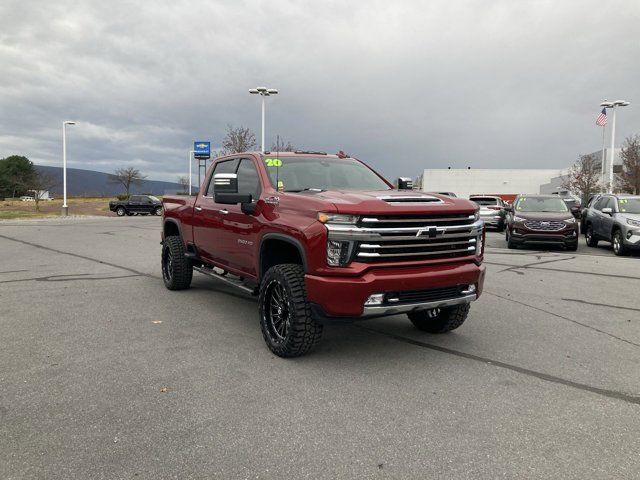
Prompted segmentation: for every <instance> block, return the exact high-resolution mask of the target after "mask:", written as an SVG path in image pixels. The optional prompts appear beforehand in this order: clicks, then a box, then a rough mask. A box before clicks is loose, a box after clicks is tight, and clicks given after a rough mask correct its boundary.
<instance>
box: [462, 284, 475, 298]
mask: <svg viewBox="0 0 640 480" xmlns="http://www.w3.org/2000/svg"><path fill="white" fill-rule="evenodd" d="M475 291H476V286H475V284H471V285H467V288H466V289H465V290H462V292H461V293H462V294H463V295H469V294H470V293H474V292H475Z"/></svg>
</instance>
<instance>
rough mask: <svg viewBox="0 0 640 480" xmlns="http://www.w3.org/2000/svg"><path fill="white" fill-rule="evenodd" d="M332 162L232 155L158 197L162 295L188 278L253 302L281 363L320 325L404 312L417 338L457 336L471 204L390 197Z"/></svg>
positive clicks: (477, 246)
mask: <svg viewBox="0 0 640 480" xmlns="http://www.w3.org/2000/svg"><path fill="white" fill-rule="evenodd" d="M342 157H343V156H342V155H341V156H335V155H327V154H324V153H321V152H295V153H278V154H276V153H273V152H249V153H242V154H235V155H230V156H226V157H221V158H218V159H216V160H215V161H214V162H213V163H212V165H211V167H210V168H209V171H208V173H207V176H206V177H205V180H204V181H203V184H202V186H201V188H200V190H199V192H198V194H197V195H196V196H165V197H164V198H163V230H162V275H163V279H164V283H165V285H166V287H167V288H168V289H170V290H180V289H185V288H189V286H190V285H191V280H192V275H193V271H194V270H196V271H198V272H200V273H203V274H206V275H209V276H212V277H215V278H218V279H220V280H222V281H225V282H227V283H230V284H233V285H234V286H236V287H239V288H242V289H244V290H245V291H246V292H248V293H250V294H253V295H256V296H258V310H259V317H260V327H261V330H262V335H263V336H264V340H265V342H266V344H267V346H268V347H269V348H270V349H271V351H272V352H273V353H275V354H276V355H279V356H282V357H292V356H297V355H302V354H304V353H306V352H308V351H309V350H310V349H311V348H313V346H314V345H316V344H317V343H318V341H319V340H320V337H321V335H322V329H323V324H325V323H336V322H349V321H354V320H361V319H366V318H371V317H379V316H385V315H395V314H399V313H406V314H407V315H408V317H409V319H410V321H411V322H412V323H413V324H414V325H415V326H416V327H417V328H418V329H420V330H424V331H427V332H432V333H444V332H448V331H450V330H453V329H455V328H457V327H459V326H460V325H461V324H462V323H463V322H464V321H465V319H466V318H467V314H468V312H469V305H470V303H471V302H472V301H474V300H476V299H477V298H478V297H479V296H480V294H481V292H482V285H483V281H484V274H485V267H484V266H483V265H482V260H483V253H484V252H483V249H484V233H485V232H484V225H483V222H482V220H480V219H479V216H478V207H477V205H475V204H473V203H472V202H470V201H468V200H463V199H457V198H451V197H447V196H444V195H438V194H426V193H422V192H417V191H411V190H396V189H393V187H392V186H391V184H390V183H389V182H388V181H387V180H385V179H384V178H383V177H382V176H381V175H379V174H377V173H376V172H375V171H374V170H372V169H371V168H370V167H368V166H367V165H365V164H364V163H363V162H361V161H359V160H357V159H354V158H349V157H347V158H342ZM400 185H401V186H402V182H401V183H400Z"/></svg>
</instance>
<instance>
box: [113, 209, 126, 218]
mask: <svg viewBox="0 0 640 480" xmlns="http://www.w3.org/2000/svg"><path fill="white" fill-rule="evenodd" d="M126 213H127V211H126V210H125V209H124V207H118V208H116V215H118V216H119V217H124V216H125V214H126Z"/></svg>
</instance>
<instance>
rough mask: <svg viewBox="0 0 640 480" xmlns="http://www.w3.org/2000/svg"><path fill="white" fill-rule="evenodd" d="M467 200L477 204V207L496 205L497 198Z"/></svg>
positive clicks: (472, 198)
mask: <svg viewBox="0 0 640 480" xmlns="http://www.w3.org/2000/svg"><path fill="white" fill-rule="evenodd" d="M469 200H471V201H472V202H474V203H477V204H478V205H498V199H497V198H490V197H488V198H482V197H471V198H470V199H469Z"/></svg>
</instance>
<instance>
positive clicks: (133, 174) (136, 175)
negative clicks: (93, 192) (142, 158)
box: [108, 167, 147, 196]
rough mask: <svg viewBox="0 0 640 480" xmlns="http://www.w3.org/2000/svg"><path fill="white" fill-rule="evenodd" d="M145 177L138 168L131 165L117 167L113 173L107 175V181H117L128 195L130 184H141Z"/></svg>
mask: <svg viewBox="0 0 640 480" xmlns="http://www.w3.org/2000/svg"><path fill="white" fill-rule="evenodd" d="M145 178H147V176H146V175H142V174H141V173H140V170H138V169H137V168H133V167H127V168H118V169H117V170H116V171H115V172H114V174H113V175H109V178H108V181H109V183H117V184H120V185H122V186H123V187H124V189H125V190H126V192H127V196H129V190H131V186H132V185H142V182H143V180H144V179H145Z"/></svg>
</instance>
